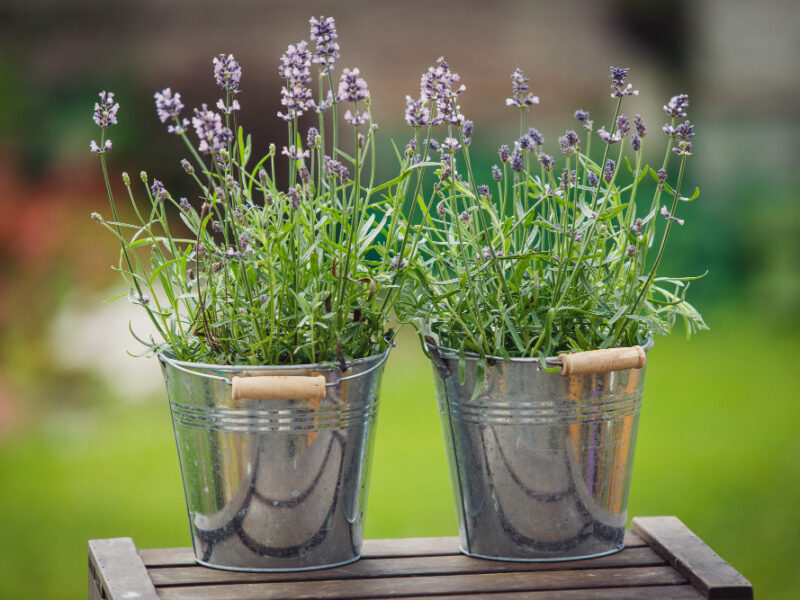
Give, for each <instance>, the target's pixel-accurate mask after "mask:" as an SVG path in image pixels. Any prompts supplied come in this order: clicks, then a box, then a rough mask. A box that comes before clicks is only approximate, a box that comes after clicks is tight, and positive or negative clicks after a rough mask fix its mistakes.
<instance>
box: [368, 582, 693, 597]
mask: <svg viewBox="0 0 800 600" xmlns="http://www.w3.org/2000/svg"><path fill="white" fill-rule="evenodd" d="M402 598H403V600H431V598H435V600H467V599H469V600H665V599H669V600H703V599H704V598H705V596H703V595H702V594H701V593H700V592H698V591H697V590H696V589H694V587H693V586H692V585H691V584H689V583H686V584H683V585H671V586H669V587H665V586H655V587H653V586H650V587H629V588H620V587H615V588H599V589H579V590H547V591H540V592H500V593H497V594H492V593H489V594H468V595H464V594H458V595H455V596H453V595H446V596H439V595H436V596H403V597H402ZM363 600H384V599H383V598H377V597H372V598H365V599H363Z"/></svg>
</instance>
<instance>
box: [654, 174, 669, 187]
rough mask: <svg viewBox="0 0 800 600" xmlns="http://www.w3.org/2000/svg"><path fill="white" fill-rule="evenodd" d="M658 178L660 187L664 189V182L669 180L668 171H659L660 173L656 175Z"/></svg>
mask: <svg viewBox="0 0 800 600" xmlns="http://www.w3.org/2000/svg"><path fill="white" fill-rule="evenodd" d="M656 177H657V178H658V187H659V188H662V189H663V187H664V182H665V181H666V180H667V172H666V170H664V169H659V170H658V172H657V173H656Z"/></svg>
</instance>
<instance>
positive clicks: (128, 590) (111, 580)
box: [89, 538, 158, 600]
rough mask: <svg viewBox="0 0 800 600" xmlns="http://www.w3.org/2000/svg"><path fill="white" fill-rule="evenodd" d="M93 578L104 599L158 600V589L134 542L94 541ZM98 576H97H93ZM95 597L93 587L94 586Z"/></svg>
mask: <svg viewBox="0 0 800 600" xmlns="http://www.w3.org/2000/svg"><path fill="white" fill-rule="evenodd" d="M89 564H90V567H89V573H90V575H89V578H90V582H91V581H92V579H94V582H95V586H96V592H95V593H96V594H97V595H99V597H100V598H108V599H114V600H116V599H120V600H122V599H125V600H158V595H157V594H156V588H155V586H153V582H152V581H151V580H150V576H149V575H148V574H147V569H146V568H145V566H144V563H143V562H142V559H141V558H139V553H138V552H137V551H136V546H135V545H134V543H133V540H132V539H131V538H112V539H107V540H91V541H90V542H89ZM92 573H94V575H92ZM89 589H90V594H91V586H90V588H89Z"/></svg>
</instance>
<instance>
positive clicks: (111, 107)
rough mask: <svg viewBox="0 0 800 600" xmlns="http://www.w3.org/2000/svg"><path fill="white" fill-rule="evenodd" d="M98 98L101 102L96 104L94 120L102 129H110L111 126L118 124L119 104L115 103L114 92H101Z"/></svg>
mask: <svg viewBox="0 0 800 600" xmlns="http://www.w3.org/2000/svg"><path fill="white" fill-rule="evenodd" d="M98 96H100V102H95V103H94V115H93V116H92V119H94V122H95V123H97V125H98V126H99V127H101V128H102V129H108V128H109V127H110V126H111V125H116V124H117V111H118V110H119V102H114V92H100V93H99V94H98Z"/></svg>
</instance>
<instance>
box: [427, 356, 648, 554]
mask: <svg viewBox="0 0 800 600" xmlns="http://www.w3.org/2000/svg"><path fill="white" fill-rule="evenodd" d="M651 345H652V342H650V341H648V344H647V345H645V347H644V348H640V347H638V346H636V347H633V348H630V349H613V350H611V351H608V352H610V353H611V354H607V351H595V352H594V353H582V354H584V355H589V356H581V354H573V355H569V356H566V355H561V356H560V357H559V359H563V362H564V366H563V367H562V373H566V372H567V371H568V370H569V369H570V368H572V372H573V374H571V375H568V376H561V375H559V374H557V373H549V372H547V371H545V370H544V369H542V368H541V366H540V363H539V361H538V360H535V359H511V360H503V359H501V358H498V359H494V360H490V361H489V364H487V365H486V367H485V372H484V385H483V387H482V389H481V391H480V392H479V394H478V396H477V397H476V398H475V400H471V398H472V397H473V391H474V389H475V381H476V375H477V368H478V357H477V356H469V355H467V357H466V379H465V382H464V384H463V385H462V384H461V383H460V382H459V377H458V375H457V369H458V361H459V357H458V353H457V352H455V351H452V350H448V349H444V348H436V347H433V346H430V345H428V346H427V349H428V351H430V353H431V358H432V362H433V366H434V369H433V371H434V378H435V380H436V394H437V399H438V404H439V412H440V415H441V420H442V428H443V432H444V437H445V447H446V451H447V456H448V462H449V466H450V477H451V483H452V487H453V495H454V499H455V503H456V512H457V515H458V523H459V535H460V538H461V549H462V552H463V553H465V554H468V555H470V556H475V557H479V558H490V559H497V560H513V561H553V560H572V559H581V558H591V557H596V556H603V555H606V554H611V553H613V552H617V551H619V550H621V549H622V547H623V542H622V538H623V535H624V532H625V521H626V509H627V503H628V493H629V489H630V476H631V469H632V466H633V451H634V445H635V442H636V431H637V427H638V422H639V407H640V404H641V397H642V385H643V382H644V368H643V367H644V360H645V352H644V350H645V349H647V348H649V347H650V346H651ZM620 357H622V358H623V360H621V361H620ZM587 358H588V359H589V360H588V363H587V362H586V360H584V359H587ZM548 361H549V362H550V364H561V363H560V362H556V361H558V359H548ZM581 361H583V362H581ZM589 363H591V364H589ZM587 364H589V366H588V368H589V370H594V371H597V370H600V371H601V372H586V371H587V366H586V365H587ZM631 365H637V366H639V367H641V368H630V367H631ZM611 369H622V370H611Z"/></svg>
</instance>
